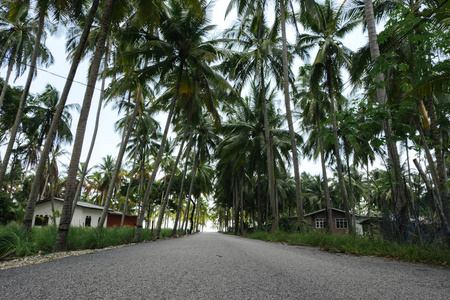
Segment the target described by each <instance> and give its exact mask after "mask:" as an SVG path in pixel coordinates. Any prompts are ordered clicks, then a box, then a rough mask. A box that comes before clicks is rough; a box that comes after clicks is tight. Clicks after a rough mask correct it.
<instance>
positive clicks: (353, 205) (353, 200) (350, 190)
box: [345, 154, 356, 232]
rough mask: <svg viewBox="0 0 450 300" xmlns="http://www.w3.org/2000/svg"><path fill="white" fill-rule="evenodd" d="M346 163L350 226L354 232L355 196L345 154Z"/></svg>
mask: <svg viewBox="0 0 450 300" xmlns="http://www.w3.org/2000/svg"><path fill="white" fill-rule="evenodd" d="M345 160H346V163H347V176H348V190H349V194H350V208H351V209H352V215H351V217H352V219H351V220H352V226H353V228H354V229H355V232H356V218H355V195H354V194H353V183H352V174H351V172H350V158H349V155H348V154H347V155H346V157H345Z"/></svg>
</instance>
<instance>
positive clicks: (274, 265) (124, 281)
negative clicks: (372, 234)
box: [0, 233, 450, 300]
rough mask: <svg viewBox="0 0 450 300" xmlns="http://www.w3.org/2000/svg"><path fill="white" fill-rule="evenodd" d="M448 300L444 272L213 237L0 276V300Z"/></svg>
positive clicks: (449, 273) (448, 276) (449, 284)
mask: <svg viewBox="0 0 450 300" xmlns="http://www.w3.org/2000/svg"><path fill="white" fill-rule="evenodd" d="M144 298H145V299H397V300H398V299H450V270H449V269H443V268H436V267H430V266H427V265H422V264H414V263H403V262H398V261H393V260H388V259H383V258H372V257H357V256H353V255H347V254H334V253H328V252H322V251H320V250H318V249H317V248H312V247H300V246H288V245H282V244H276V243H267V242H263V241H258V240H250V239H245V238H241V237H236V236H229V235H224V234H219V233H200V234H195V235H192V236H188V237H184V238H178V239H168V240H162V241H156V242H152V243H143V244H137V245H132V246H127V247H122V248H117V249H111V250H105V251H101V252H96V253H92V254H86V255H81V256H74V257H69V258H65V259H60V260H56V261H51V262H46V263H42V264H38V265H29V266H24V267H19V268H14V269H8V270H3V271H0V299H144Z"/></svg>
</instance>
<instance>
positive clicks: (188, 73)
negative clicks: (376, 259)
mask: <svg viewBox="0 0 450 300" xmlns="http://www.w3.org/2000/svg"><path fill="white" fill-rule="evenodd" d="M219 2H220V3H223V2H224V1H198V0H163V1H141V0H139V1H135V0H131V1H114V0H104V1H100V0H85V1H30V0H2V1H0V68H1V70H2V72H5V71H6V74H5V75H6V76H4V79H0V89H1V92H0V149H1V151H0V152H1V153H0V158H1V162H0V224H8V223H10V222H15V223H17V224H20V227H21V230H22V231H20V230H19V228H18V226H17V225H10V227H5V229H4V230H6V231H5V233H4V238H2V239H1V241H2V243H4V245H3V246H2V247H3V248H2V249H4V251H5V252H4V253H5V254H4V255H6V254H8V253H9V252H11V253H14V255H28V254H31V253H35V252H38V251H40V250H41V251H44V252H49V251H51V249H53V251H55V252H58V251H66V250H68V249H70V250H75V249H80V248H93V247H105V246H108V245H114V244H119V243H128V242H131V241H134V242H139V241H142V240H143V239H151V238H152V237H151V236H150V234H149V233H146V232H147V231H145V230H144V231H142V230H141V228H143V226H142V225H143V224H144V221H146V222H145V223H147V224H151V222H153V221H154V222H155V235H156V236H160V232H161V235H163V234H162V231H161V228H162V227H164V226H163V225H162V224H164V223H166V224H169V223H170V224H174V228H173V232H174V233H176V232H177V230H181V231H183V232H184V233H190V232H197V231H199V230H201V228H202V227H204V226H206V221H207V220H210V221H212V222H213V223H214V226H215V227H216V228H218V229H219V230H227V231H234V233H235V234H238V233H240V234H244V233H245V231H246V230H247V229H248V228H262V227H263V226H264V227H266V228H269V224H270V230H271V232H273V233H275V235H274V236H277V235H279V233H276V232H277V231H278V230H279V229H280V230H286V231H288V230H287V228H286V227H285V225H286V224H287V220H290V221H293V222H294V223H295V224H298V225H297V226H298V227H299V231H300V232H301V233H304V234H305V236H309V233H307V232H308V230H309V228H314V229H319V230H326V231H327V232H328V233H330V234H331V233H333V232H336V233H343V232H344V230H345V231H346V232H349V233H350V235H353V234H355V232H356V228H359V227H358V226H359V225H361V223H358V222H359V221H358V220H360V221H361V222H367V223H370V224H373V225H374V227H377V228H375V229H377V230H378V231H380V235H381V236H382V237H383V238H384V239H385V240H388V241H389V243H388V242H375V241H372V243H374V244H375V245H378V244H382V245H383V247H387V246H385V245H391V246H389V247H392V248H393V249H396V247H399V248H398V249H403V248H402V247H404V246H403V245H406V246H405V247H408V246H407V245H410V244H414V245H417V246H411V250H410V251H409V250H408V251H406V250H398V251H399V252H405V253H406V254H405V256H406V257H408V256H410V257H411V258H409V259H408V260H416V259H417V260H419V257H421V255H422V254H420V253H422V252H421V251H422V250H420V249H422V247H425V248H423V249H425V250H423V251H428V250H427V249H433V247H436V249H439V247H438V246H433V245H437V244H439V243H440V244H442V245H446V247H447V249H448V248H449V247H450V226H449V224H450V208H449V204H450V202H449V200H450V180H449V175H450V168H449V167H450V122H449V120H450V84H449V83H450V51H449V49H450V48H449V44H450V1H448V0H435V1H418V0H409V1H404V0H403V1H388V0H381V1H371V0H365V1H359V0H346V1H337V0H307V1H299V2H298V1H292V3H291V1H265V0H264V1H260V0H258V1H241V0H238V1H234V0H232V1H229V4H228V8H227V9H224V8H223V7H222V8H220V9H221V10H224V11H227V12H230V13H231V14H230V15H229V16H227V17H228V20H229V21H231V23H230V24H229V26H228V27H227V28H226V29H224V30H223V32H218V31H216V30H215V27H214V24H213V23H214V22H213V21H216V20H214V19H216V18H215V17H213V15H211V14H210V12H212V10H213V9H219V8H216V7H213V4H215V3H217V4H219ZM225 2H226V1H225ZM233 15H234V16H233ZM44 25H45V26H44ZM50 25H52V26H50ZM376 25H378V26H376ZM376 28H380V30H379V32H376V30H375V29H376ZM366 29H367V30H366ZM56 32H59V33H62V34H65V37H64V38H65V42H66V50H67V51H66V52H67V60H68V61H69V62H70V63H71V67H70V70H67V71H68V73H67V74H66V73H60V74H58V75H59V76H62V77H65V76H66V80H65V85H64V88H62V87H61V86H60V87H56V86H52V85H50V84H49V85H47V86H46V87H45V88H43V89H38V88H37V83H36V85H35V84H34V83H33V82H32V81H33V78H36V77H37V76H35V75H36V74H39V75H38V76H40V77H41V78H42V76H49V75H48V73H44V72H43V71H44V70H45V71H51V70H48V69H47V68H48V66H49V65H50V64H51V63H52V62H53V61H54V59H53V57H52V55H51V53H50V52H51V51H52V50H53V49H50V48H47V47H46V45H47V46H49V47H50V45H51V44H53V45H55V44H56V43H54V42H52V43H50V42H49V41H48V40H46V39H45V37H46V36H50V35H51V34H54V33H56ZM358 32H359V33H358ZM353 34H356V35H353ZM358 34H359V35H358ZM288 37H289V38H288ZM351 41H368V44H365V45H354V44H353V43H349V42H351ZM82 59H84V60H85V61H88V62H89V73H88V74H84V75H85V76H86V78H87V82H86V90H85V91H84V92H85V93H84V98H83V100H82V98H81V94H80V95H76V96H75V97H74V98H73V99H77V100H78V101H77V102H79V103H78V104H75V103H70V102H72V99H68V96H69V92H70V89H71V86H72V83H73V82H74V81H75V80H74V76H75V73H76V71H77V70H78V71H79V72H81V69H82V68H79V63H80V61H81V60H82ZM58 68H59V69H61V72H63V69H64V68H62V67H60V66H58ZM3 74H4V73H2V74H0V75H3ZM26 74H28V76H27V81H26V83H25V84H24V87H23V88H20V87H18V86H12V84H15V82H14V79H16V78H14V77H19V76H20V75H26ZM347 75H348V76H347ZM11 76H12V77H11ZM81 76H83V74H81ZM10 77H11V78H10ZM99 78H101V88H100V89H101V91H102V92H101V93H100V97H99V98H98V99H95V101H97V100H98V104H99V105H98V107H97V109H96V112H95V108H94V106H93V105H91V104H92V103H93V100H94V99H93V96H94V89H95V87H96V86H100V82H99V81H100V80H99ZM48 79H49V80H52V79H53V78H52V77H50V76H49V78H48ZM32 83H33V89H32V90H34V91H36V92H37V94H33V93H30V91H32V90H30V88H31V85H32ZM76 89H78V90H79V89H80V87H76ZM83 89H84V88H83ZM73 90H75V87H74V88H73V89H72V91H73ZM79 92H82V90H79ZM81 100H82V101H81ZM105 105H109V106H111V107H113V110H115V111H117V117H114V116H111V115H103V116H102V119H103V120H104V119H105V118H108V119H111V120H114V121H115V124H114V129H115V130H116V131H117V133H118V134H119V135H120V137H121V142H120V147H119V151H118V153H117V155H111V154H110V153H108V152H109V151H112V149H108V147H107V146H106V145H100V147H99V145H98V143H99V141H97V142H96V136H97V133H98V134H100V135H103V136H108V138H109V134H106V133H105V132H103V130H102V129H101V128H100V127H99V126H98V124H99V123H100V119H101V118H100V116H101V115H102V111H104V110H102V107H104V106H105ZM92 113H96V124H97V125H95V129H94V132H95V133H94V134H92V136H91V134H90V130H87V129H88V128H89V126H88V123H87V120H88V116H90V115H91V114H92ZM163 115H164V116H166V118H167V119H166V120H165V122H162V123H161V124H160V122H159V121H158V120H159V117H158V116H163ZM89 118H91V117H89ZM74 124H77V125H76V131H75V130H73V129H75V128H74V127H73V125H74ZM163 124H164V125H163ZM72 131H73V132H72ZM75 132H76V134H75ZM88 132H89V134H88ZM169 132H171V133H170V134H169ZM88 143H90V147H89V153H88V154H87V155H85V153H84V152H85V150H83V149H85V147H86V146H87V144H88ZM96 143H97V145H96ZM69 146H70V147H69ZM94 146H96V147H97V150H96V152H97V151H99V150H98V149H100V153H101V155H102V158H101V159H94V156H95V155H93V157H92V161H90V158H91V154H92V153H93V152H92V151H94V150H93V149H94ZM111 148H112V147H111ZM82 152H83V155H82ZM103 152H104V153H103ZM97 153H99V152H97ZM69 157H70V163H68V164H64V161H65V160H67V158H69ZM84 158H86V160H84ZM83 160H84V161H83ZM94 160H97V161H94ZM99 160H100V161H99ZM304 161H316V162H317V163H318V164H319V165H320V167H319V166H318V167H308V166H307V165H306V164H303V162H304ZM300 162H301V166H300ZM300 167H301V171H300ZM57 198H59V199H63V200H64V204H63V206H62V207H59V208H55V207H54V203H53V202H54V201H55V199H57ZM44 201H53V202H51V205H52V207H51V209H50V208H49V209H44V208H43V206H42V204H43V203H42V202H44ZM82 202H83V203H90V204H93V205H98V206H101V208H99V210H101V211H102V214H101V217H100V218H99V221H96V222H95V223H94V224H91V223H90V222H91V221H90V220H91V216H87V215H86V216H83V217H82V218H81V219H79V220H78V221H76V222H72V220H73V219H72V217H73V216H74V215H75V214H74V212H75V211H76V210H77V209H76V208H77V203H78V204H81V203H82ZM333 209H334V210H340V211H341V213H342V214H343V215H341V216H340V217H336V215H335V214H334V213H333ZM110 210H113V211H115V212H120V213H121V214H122V215H132V216H133V217H134V218H135V219H136V222H134V223H133V224H136V225H137V226H136V229H135V230H133V229H123V231H116V232H114V231H112V232H110V231H109V229H103V226H104V224H105V221H106V224H108V222H107V218H108V212H109V211H110ZM322 210H323V211H324V214H323V215H321V216H317V217H315V218H314V219H313V218H311V215H312V214H313V213H316V212H317V211H322ZM333 216H334V219H333ZM41 217H42V218H43V222H41V221H42V220H41V219H40V218H41ZM360 217H361V218H360ZM362 217H364V219H365V220H363V218H362ZM96 219H97V218H94V220H96ZM294 219H295V221H294ZM166 221H167V222H166ZM169 221H170V222H169ZM290 221H289V222H290ZM49 222H51V224H57V226H59V229H58V230H57V229H56V228H54V227H51V228H50V227H49V228H43V229H42V230H40V231H39V230H37V229H32V227H33V226H46V225H48V224H50V223H49ZM122 223H123V222H122ZM71 224H78V225H82V226H97V227H98V228H99V229H98V230H95V229H90V228H88V229H79V228H71V229H70V231H69V230H68V228H69V227H70V226H71ZM110 224H111V223H110ZM231 225H232V226H231ZM121 226H123V224H122V225H121ZM309 226H310V227H309ZM362 226H363V229H364V225H362ZM366 227H367V226H366ZM2 230H3V229H2ZM111 230H117V229H111ZM334 230H337V231H334ZM56 231H57V234H56ZM110 233H111V236H110V235H109V234H110ZM2 234H3V233H2ZM55 234H56V235H57V238H55ZM133 234H134V238H133V239H132V240H131V238H130V236H132V235H133ZM41 235H43V237H42V239H40V238H38V237H40V236H41ZM267 236H271V235H267ZM313 236H314V235H313ZM326 237H327V238H318V240H319V241H321V240H326V241H328V239H330V240H331V241H332V240H334V239H338V240H339V242H336V245H339V247H344V246H343V245H346V244H348V245H347V246H345V247H347V248H344V249H345V251H349V252H353V251H355V250H354V249H352V247H353V245H354V244H357V243H356V242H355V243H353V242H352V243H350V242H348V243H347V242H345V239H346V238H348V239H352V237H331V236H326ZM341 239H343V240H341ZM364 241H365V240H364V239H363V240H362V241H361V243H362V244H363V245H361V249H362V250H360V251H372V252H369V253H368V254H370V253H373V254H374V255H377V253H380V255H381V256H389V255H392V256H395V257H400V256H399V254H396V253H393V254H392V253H391V252H386V253H385V252H383V251H381V250H379V249H378V248H377V247H376V248H375V249H374V250H368V249H371V248H370V247H368V249H367V250H365V249H366V248H364V243H363V242H364ZM393 242H397V243H399V244H402V245H400V246H395V245H394V244H391V243H393ZM377 243H378V244H377ZM52 245H53V248H52ZM327 247H328V246H327ZM336 247H337V246H334V247H333V248H336ZM355 247H356V246H355ZM389 247H387V248H389ZM338 249H339V248H338ZM405 249H407V248H405ZM8 251H9V252H8ZM355 252H356V251H355ZM394 252H395V251H394ZM438 252H439V251H438ZM427 253H428V252H427ZM447 253H448V252H447ZM424 257H427V255H424ZM402 259H403V258H402ZM405 259H406V258H405ZM431 261H432V262H433V261H434V258H433V259H431ZM444 261H445V262H448V259H446V260H444V259H443V260H442V263H443V262H444Z"/></svg>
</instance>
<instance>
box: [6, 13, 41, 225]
mask: <svg viewBox="0 0 450 300" xmlns="http://www.w3.org/2000/svg"><path fill="white" fill-rule="evenodd" d="M45 13H46V11H45V8H41V9H40V11H39V27H38V31H37V33H36V42H35V44H34V50H33V54H32V56H31V63H30V69H29V71H28V77H27V81H26V83H25V87H24V89H23V92H22V97H21V99H20V102H19V108H18V109H17V113H16V118H15V120H14V125H13V127H12V129H11V136H10V138H9V142H8V146H7V148H6V151H5V156H4V157H3V161H2V165H1V169H0V189H1V187H2V186H3V180H4V178H5V174H6V169H7V168H8V163H9V158H10V157H11V153H12V150H13V146H14V143H15V141H16V136H17V132H18V131H19V128H20V123H21V122H22V114H23V110H24V108H25V102H26V101H27V98H28V94H29V92H30V87H31V82H32V81H33V77H34V72H35V70H36V61H37V57H38V52H39V48H40V46H41V37H42V33H43V32H44V21H45ZM43 157H44V158H43V159H44V161H46V160H47V155H43ZM36 174H37V173H36ZM27 210H28V207H27ZM27 213H29V212H28V211H27V212H26V216H27ZM32 213H34V207H33V211H32ZM32 218H33V216H31V218H30V222H29V223H28V222H27V221H28V220H25V219H24V221H25V222H26V224H25V225H26V226H24V223H22V228H23V229H25V230H27V231H30V230H31V223H32V220H31V219H32Z"/></svg>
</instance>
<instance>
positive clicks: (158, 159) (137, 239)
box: [134, 61, 184, 243]
mask: <svg viewBox="0 0 450 300" xmlns="http://www.w3.org/2000/svg"><path fill="white" fill-rule="evenodd" d="M183 67H184V62H183V61H182V62H181V63H180V66H179V68H180V70H179V73H178V78H177V83H176V86H175V91H174V95H173V98H172V102H171V104H170V109H169V115H168V116H167V121H166V127H165V129H164V134H163V137H162V140H161V145H160V147H159V151H158V156H157V157H156V161H155V166H154V167H153V172H152V176H151V177H150V181H149V183H148V185H147V189H146V190H145V195H144V199H143V203H142V207H141V211H140V212H139V216H138V221H137V227H136V234H135V236H134V242H135V243H138V242H140V241H141V232H142V222H143V221H144V214H145V209H146V208H147V204H148V200H149V198H150V192H151V190H152V186H153V182H154V181H155V178H156V173H157V172H158V168H159V164H160V163H161V158H162V154H163V151H164V146H165V144H166V140H167V135H168V133H169V127H170V123H171V122H172V115H173V111H174V109H175V103H176V101H177V97H178V91H179V89H180V83H181V76H182V75H183Z"/></svg>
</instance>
